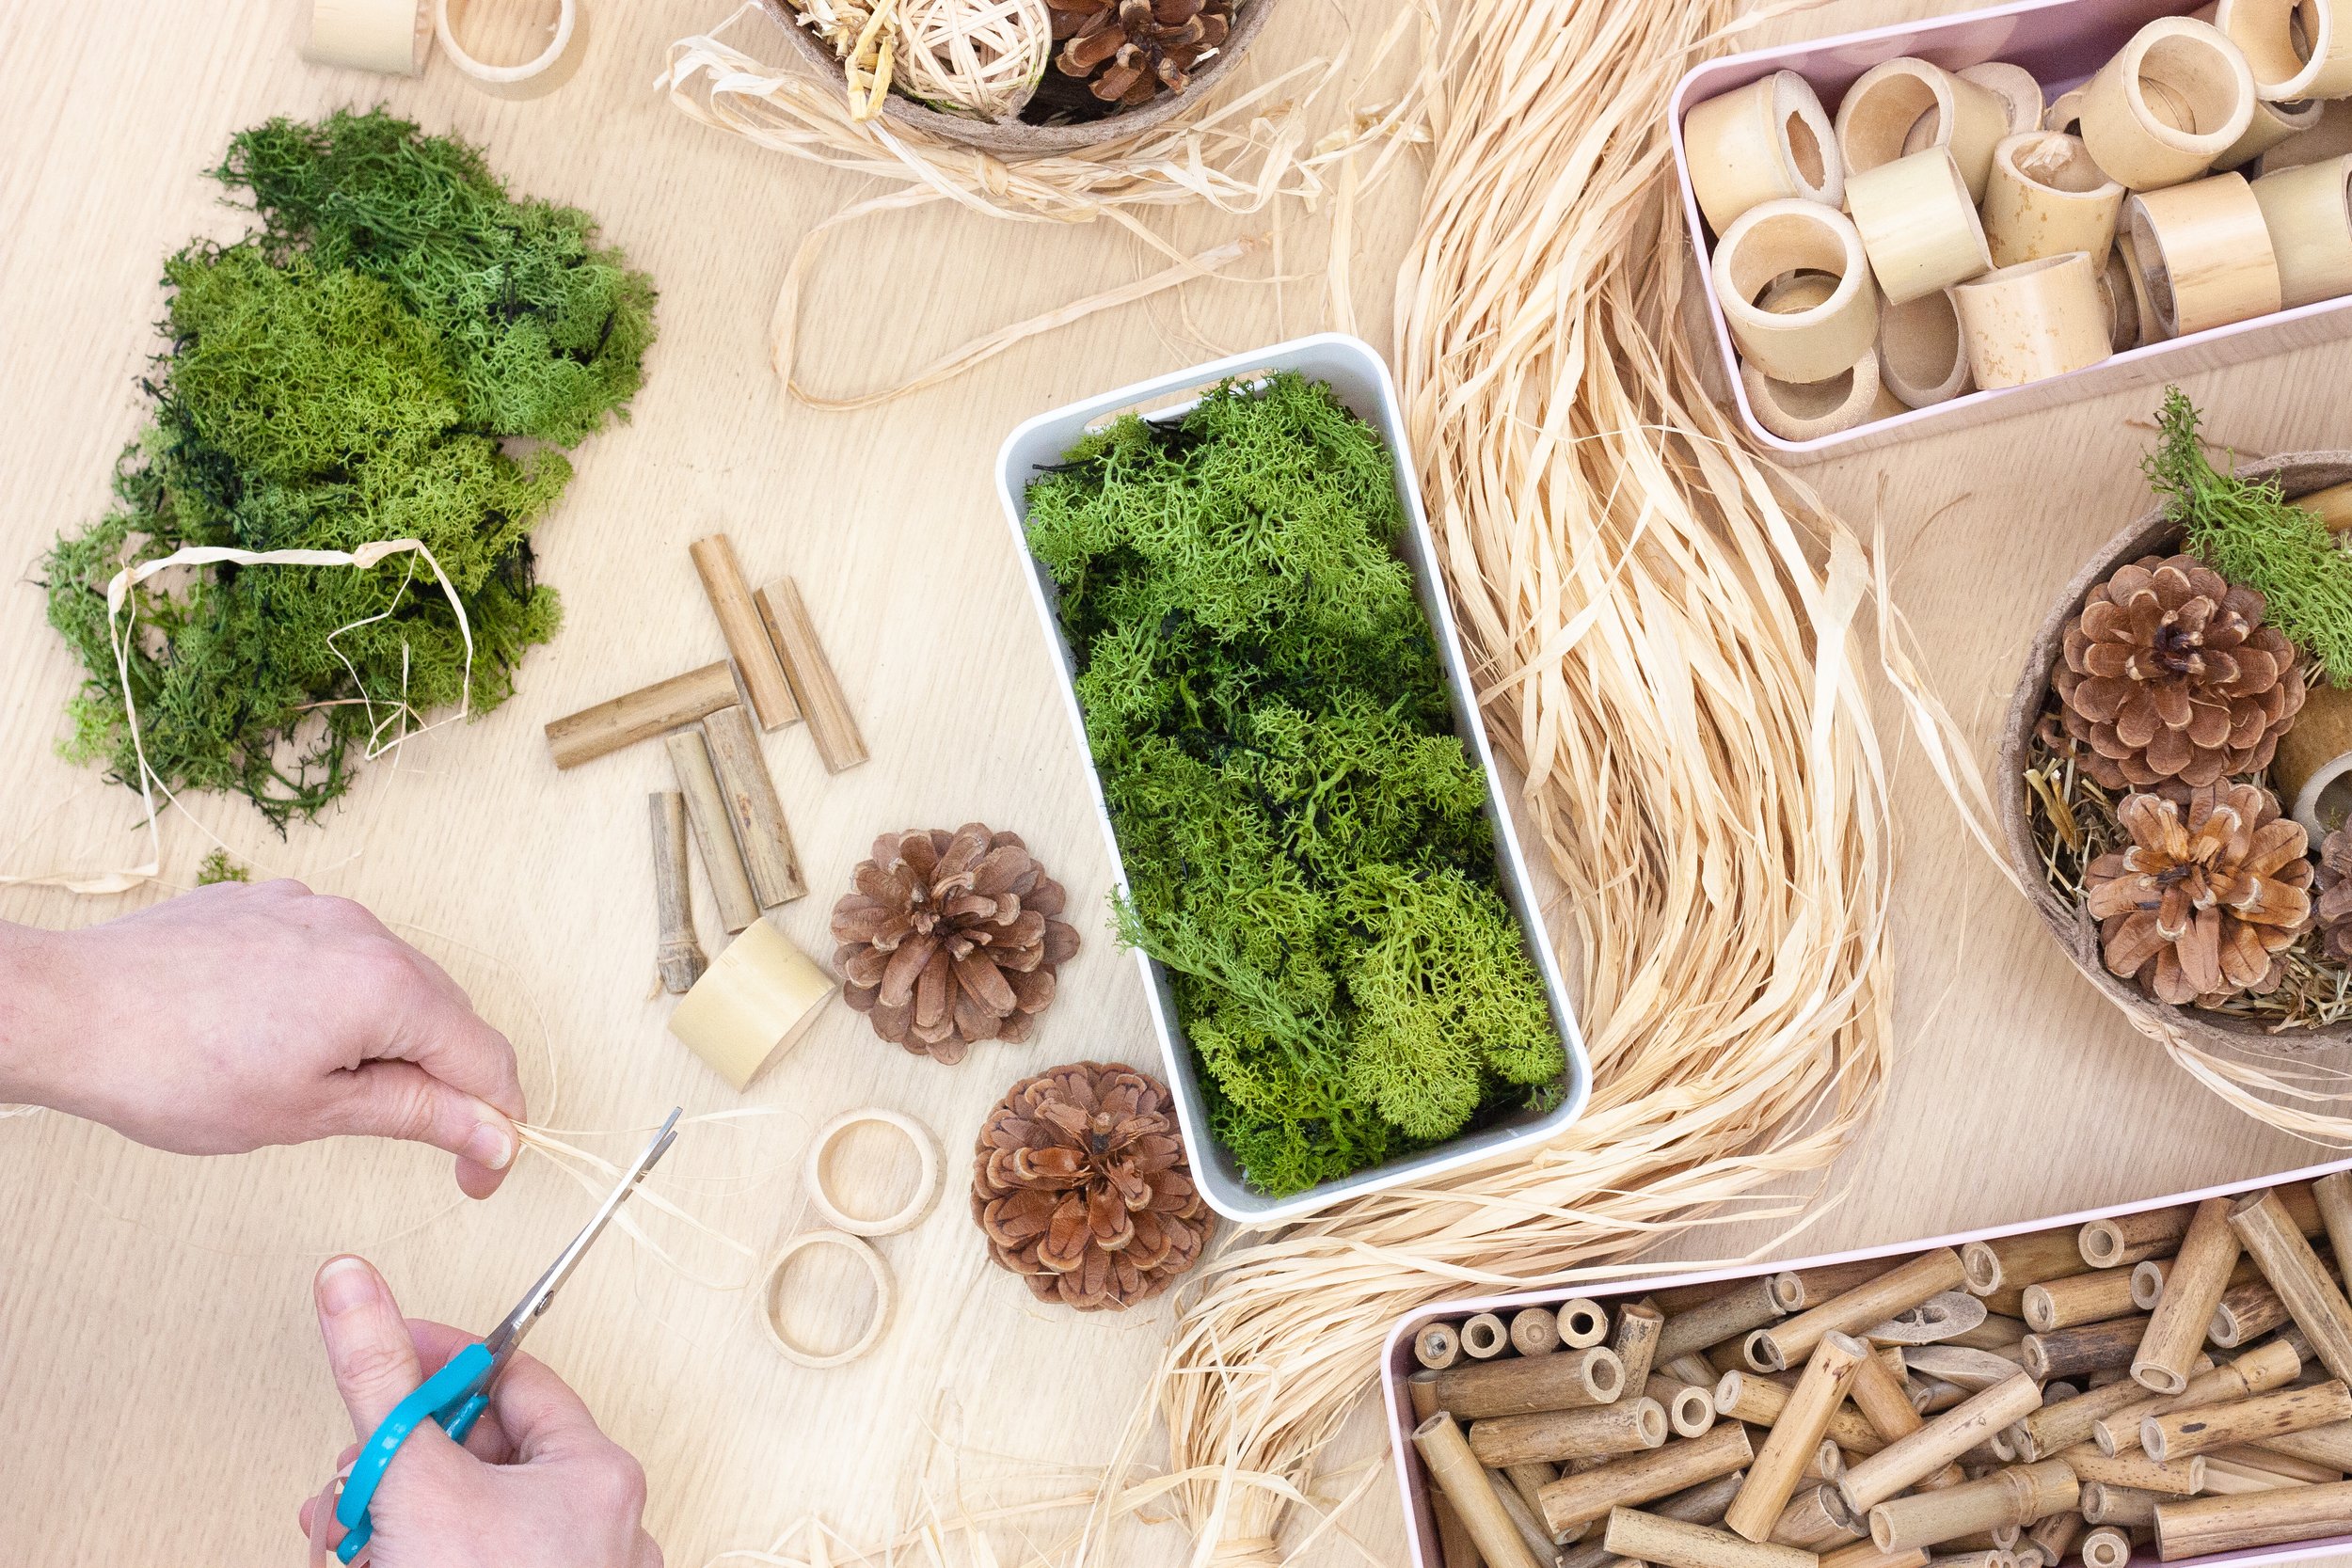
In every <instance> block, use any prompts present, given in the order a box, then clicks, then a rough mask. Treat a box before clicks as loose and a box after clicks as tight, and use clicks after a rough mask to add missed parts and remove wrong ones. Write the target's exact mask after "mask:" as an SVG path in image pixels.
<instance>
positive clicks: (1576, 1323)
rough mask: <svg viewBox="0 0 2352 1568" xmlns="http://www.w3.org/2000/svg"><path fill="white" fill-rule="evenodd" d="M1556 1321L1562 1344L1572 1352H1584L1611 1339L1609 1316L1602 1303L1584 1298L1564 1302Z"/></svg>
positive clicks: (1579, 1297)
mask: <svg viewBox="0 0 2352 1568" xmlns="http://www.w3.org/2000/svg"><path fill="white" fill-rule="evenodd" d="M1556 1321H1557V1323H1558V1325H1559V1329H1560V1342H1561V1343H1562V1344H1564V1345H1565V1346H1566V1347H1567V1348H1568V1349H1570V1350H1583V1349H1585V1348H1586V1347H1587V1346H1591V1345H1597V1344H1599V1343H1600V1342H1601V1341H1602V1340H1603V1339H1606V1338H1609V1314H1608V1313H1607V1312H1605V1311H1603V1310H1602V1309H1601V1306H1600V1303H1598V1302H1597V1301H1593V1300H1590V1299H1589V1298H1587V1297H1584V1296H1578V1297H1576V1298H1574V1299H1573V1300H1569V1301H1564V1302H1562V1303H1561V1304H1560V1310H1559V1313H1558V1315H1557V1319H1556Z"/></svg>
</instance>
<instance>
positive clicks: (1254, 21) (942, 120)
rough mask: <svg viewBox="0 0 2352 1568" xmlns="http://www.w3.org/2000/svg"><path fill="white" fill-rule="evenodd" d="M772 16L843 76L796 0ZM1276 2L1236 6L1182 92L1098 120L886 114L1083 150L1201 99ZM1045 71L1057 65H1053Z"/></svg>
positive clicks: (916, 123)
mask: <svg viewBox="0 0 2352 1568" xmlns="http://www.w3.org/2000/svg"><path fill="white" fill-rule="evenodd" d="M760 3H761V4H762V5H763V6H765V7H766V8H767V10H768V14H769V15H770V16H771V17H772V18H774V19H775V22H776V24H777V25H778V26H780V27H782V28H783V29H784V30H785V32H786V34H787V36H789V37H790V39H791V40H792V46H793V47H794V48H795V49H797V50H799V51H800V53H801V55H802V56H803V58H805V59H807V60H808V61H809V62H810V63H811V64H813V65H815V66H816V67H817V68H818V70H819V71H824V72H826V73H827V74H828V75H830V76H832V77H834V79H836V80H837V79H839V77H840V75H841V62H840V61H839V60H837V59H835V58H834V54H833V51H832V50H831V49H829V48H827V47H826V45H825V44H824V42H823V40H819V39H818V37H817V35H816V34H814V33H812V32H810V31H809V30H808V29H807V28H806V27H805V26H803V25H802V23H801V13H800V12H799V10H798V9H796V8H794V7H793V4H792V0H760ZM1274 3H1275V0H1246V3H1240V4H1236V5H1235V6H1234V8H1233V27H1232V32H1231V33H1229V34H1228V35H1227V36H1226V40H1225V45H1224V47H1223V48H1221V49H1219V50H1218V51H1217V55H1216V58H1215V59H1213V60H1211V61H1210V62H1209V64H1208V67H1207V68H1206V69H1205V70H1202V71H1195V72H1194V73H1193V77H1192V80H1191V81H1190V82H1189V83H1187V84H1186V85H1185V87H1184V91H1182V92H1164V93H1162V94H1160V95H1159V96H1158V97H1157V98H1154V99H1153V100H1152V102H1151V103H1146V104H1144V105H1143V106H1142V107H1141V108H1136V109H1122V110H1121V111H1120V112H1119V113H1118V114H1115V115H1105V116H1104V117H1103V118H1102V119H1090V120H1089V121H1087V122H1086V123H1085V124H1083V125H1030V124H1026V123H1024V122H1022V121H1019V120H1015V121H1012V122H1010V123H1008V124H992V123H990V122H989V121H987V120H979V119H967V118H966V117H964V116H962V115H950V114H942V113H940V112H939V111H938V110H937V109H930V108H925V107H924V106H923V105H922V104H920V103H916V102H914V100H913V99H911V98H908V97H905V96H904V95H902V94H899V93H896V92H894V93H892V94H890V95H889V97H888V98H887V99H886V100H884V102H883V103H882V118H883V119H887V120H889V121H890V122H891V123H893V124H895V125H901V126H904V127H906V128H907V129H908V130H911V131H920V132H922V133H924V134H925V135H931V136H937V137H939V138H940V139H941V140H942V141H952V142H961V143H962V144H963V145H965V146H966V147H977V148H978V149H979V150H981V151H983V152H994V153H999V154H1002V155H1004V156H1007V157H1015V158H1019V157H1035V156H1041V155H1043V154H1046V153H1053V152H1075V151H1078V150H1082V149H1085V148H1089V147H1099V146H1101V145H1102V144H1103V143H1104V142H1111V141H1117V140H1119V139H1120V138H1121V137H1123V136H1132V135H1138V134H1140V133H1142V132H1145V131H1149V130H1151V129H1152V127H1153V126H1156V125H1164V124H1166V123H1167V122H1168V120H1171V119H1175V118H1176V117H1177V116H1178V115H1180V114H1182V113H1184V111H1185V110H1186V109H1188V108H1190V107H1192V106H1193V105H1194V104H1195V103H1200V100H1201V99H1203V98H1205V97H1207V96H1208V95H1209V94H1210V93H1212V92H1214V91H1216V85H1217V84H1218V83H1219V82H1222V81H1223V80H1224V79H1225V77H1226V75H1227V74H1228V73H1229V72H1231V71H1232V69H1233V67H1234V66H1235V65H1237V64H1238V63H1240V60H1241V57H1242V56H1243V55H1246V54H1248V52H1249V46H1250V44H1251V43H1253V42H1255V41H1256V40H1257V37H1258V35H1259V33H1261V32H1262V31H1263V30H1264V28H1265V24H1266V19H1267V17H1268V16H1270V15H1271V14H1272V13H1273V10H1274ZM1045 69H1046V70H1048V71H1051V70H1053V69H1054V67H1053V66H1052V65H1051V64H1050V63H1049V64H1048V65H1047V66H1046V68H1045Z"/></svg>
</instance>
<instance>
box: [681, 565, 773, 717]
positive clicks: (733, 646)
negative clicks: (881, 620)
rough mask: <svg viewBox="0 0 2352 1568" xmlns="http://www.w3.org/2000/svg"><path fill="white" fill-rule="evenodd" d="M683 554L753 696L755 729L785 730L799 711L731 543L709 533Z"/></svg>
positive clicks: (747, 688) (728, 649)
mask: <svg viewBox="0 0 2352 1568" xmlns="http://www.w3.org/2000/svg"><path fill="white" fill-rule="evenodd" d="M686 553H687V554H688V555H690V556H691V557H693V560H694V571H695V573H696V575H697V576H699V577H700V578H702V580H703V594H704V596H705V597H706V598H707V599H709V601H710V610H711V613H712V614H714V615H716V616H718V618H719V633H720V635H721V636H723V637H724V638H725V639H726V642H727V652H728V653H730V654H732V655H734V656H735V667H736V668H737V669H738V670H739V671H741V672H742V674H743V689H744V690H745V691H746V692H748V693H749V694H750V696H751V699H752V710H753V711H754V712H755V713H756V714H758V715H759V727H760V728H761V729H763V730H780V729H782V728H784V726H785V725H787V724H789V723H791V722H792V721H794V720H796V719H798V718H800V716H801V710H800V707H799V705H797V704H795V703H794V702H793V701H792V688H791V685H790V683H789V682H787V680H786V679H785V675H784V663H783V661H782V660H781V659H779V658H778V657H776V645H775V643H774V642H772V641H770V640H769V637H768V628H767V627H766V626H763V625H761V623H760V619H759V610H758V608H757V607H756V606H755V605H754V604H753V603H752V591H751V588H750V586H749V585H748V584H746V583H745V582H744V580H743V567H742V564H741V562H738V561H737V560H736V559H735V545H734V542H733V541H732V540H730V539H728V538H727V536H726V535H725V534H723V533H713V534H709V535H707V536H706V537H704V538H701V539H697V540H695V541H694V542H693V543H692V544H691V545H689V546H686Z"/></svg>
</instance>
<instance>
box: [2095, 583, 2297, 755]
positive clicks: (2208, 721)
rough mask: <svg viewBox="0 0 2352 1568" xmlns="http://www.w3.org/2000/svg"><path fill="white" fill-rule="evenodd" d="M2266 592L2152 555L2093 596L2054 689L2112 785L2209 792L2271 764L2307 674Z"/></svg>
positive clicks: (2290, 720) (2295, 710)
mask: <svg viewBox="0 0 2352 1568" xmlns="http://www.w3.org/2000/svg"><path fill="white" fill-rule="evenodd" d="M2262 618H2263V596H2262V595H2261V594H2257V593H2255V592H2254V591H2253V590H2252V589H2250V588H2246V587H2241V586H2237V585H2234V584H2232V583H2228V582H2225V581H2223V580H2222V578H2221V576H2220V574H2219V573H2217V572H2216V571H2214V570H2213V569H2212V568H2211V567H2209V566H2206V565H2203V564H2202V563H2201V562H2199V561H2198V560H2197V559H2196V558H2195V557H2194V556H2187V555H2176V556H2173V557H2171V558H2169V560H2168V559H2164V558H2160V557H2157V556H2153V555H2152V556H2147V557H2145V558H2143V559H2141V560H2139V561H2137V562H2133V563H2132V564H2131V565H2129V566H2125V567H2123V568H2122V569H2121V570H2119V571H2118V572H2117V573H2116V574H2115V575H2114V576H2113V577H2111V578H2108V579H2107V580H2106V582H2104V583H2101V584H2100V585H2099V586H2098V587H2096V588H2094V589H2092V590H2091V591H2090V596H2089V597H2088V598H2087V599H2085V600H2084V602H2083V611H2082V613H2081V614H2080V615H2079V616H2077V617H2075V619H2074V622H2073V623H2072V624H2071V625H2069V626H2067V628H2066V641H2065V649H2064V652H2063V654H2062V655H2061V657H2060V658H2059V661H2058V668H2057V669H2056V670H2055V671H2053V672H2052V673H2051V676H2050V684H2051V686H2052V687H2053V688H2055V689H2057V691H2058V701H2059V703H2060V705H2061V717H2062V719H2063V720H2064V721H2065V724H2066V728H2067V732H2068V733H2069V734H2071V735H2072V736H2074V738H2075V739H2077V740H2079V741H2081V742H2083V754H2082V762H2083V767H2084V769H2085V770H2086V771H2087V772H2089V773H2090V776H2091V777H2092V778H2093V779H2096V780H2097V781H2098V782H2099V783H2100V784H2104V785H2106V787H2107V788H2109V789H2145V788H2147V787H2148V786H2150V785H2151V784H2160V783H2162V782H2164V781H2165V780H2168V779H2178V780H2179V781H2180V782H2181V783H2183V784H2190V785H2196V784H2212V783H2214V782H2216V781H2217V780H2219V779H2226V778H2233V777H2236V776H2239V775H2241V774H2246V773H2251V772H2254V771H2256V770H2258V769H2260V768H2267V767H2269V766H2270V753H2271V752H2273V751H2274V750H2275V749H2276V748H2277V746H2278V744H2279V736H2280V732H2282V731H2283V730H2285V729H2286V727H2287V725H2288V724H2289V723H2291V722H2293V721H2294V719H2295V716H2296V714H2297V713H2298V712H2300V711H2301V710H2302V707H2303V669H2302V659H2301V656H2300V655H2299V654H2297V653H2296V649H2295V646H2294V644H2292V643H2290V642H2289V641H2287V640H2286V638H2285V637H2284V636H2283V635H2282V634H2281V633H2280V631H2279V629H2278V628H2277V627H2276V626H2264V625H2263V624H2262Z"/></svg>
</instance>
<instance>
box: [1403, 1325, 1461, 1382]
mask: <svg viewBox="0 0 2352 1568" xmlns="http://www.w3.org/2000/svg"><path fill="white" fill-rule="evenodd" d="M1413 1359H1414V1360H1416V1361H1418V1362H1420V1363H1421V1364H1422V1366H1423V1367H1425V1368H1427V1369H1428V1370H1431V1371H1433V1372H1434V1371H1443V1370H1445V1369H1446V1368H1448V1367H1451V1366H1453V1365H1454V1363H1455V1362H1456V1361H1459V1360H1460V1359H1462V1339H1461V1336H1459V1335H1457V1334H1456V1333H1454V1325H1453V1324H1451V1323H1431V1324H1430V1325H1429V1326H1428V1327H1426V1328H1424V1329H1422V1331H1421V1332H1420V1333H1419V1334H1416V1335H1414V1336H1413Z"/></svg>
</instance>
